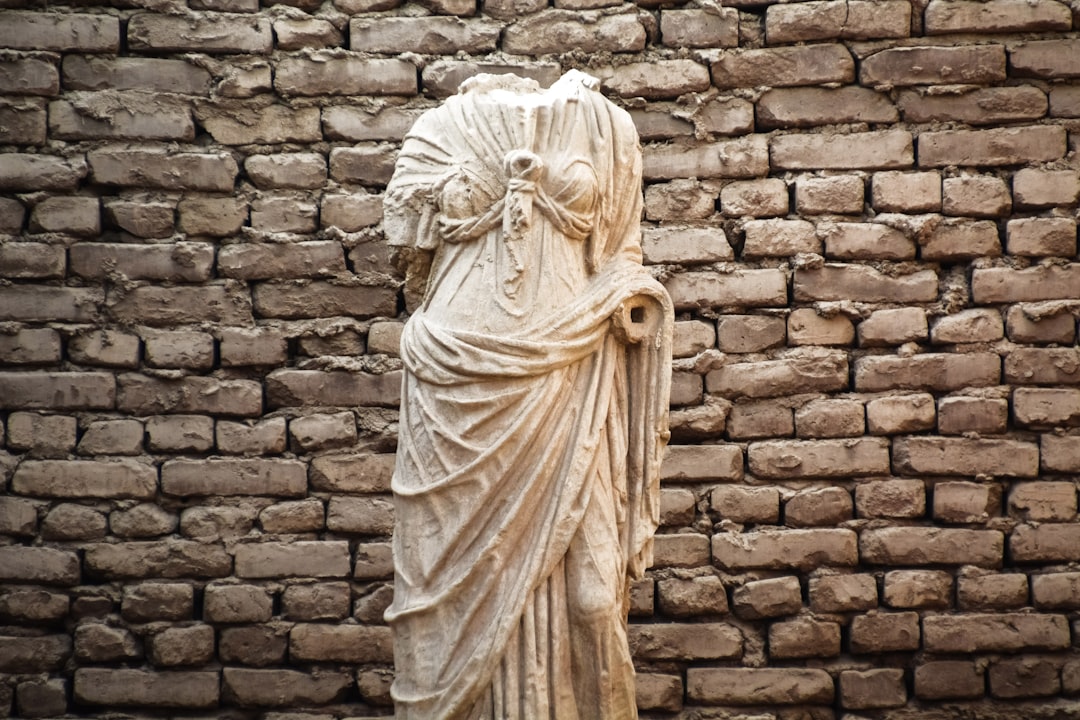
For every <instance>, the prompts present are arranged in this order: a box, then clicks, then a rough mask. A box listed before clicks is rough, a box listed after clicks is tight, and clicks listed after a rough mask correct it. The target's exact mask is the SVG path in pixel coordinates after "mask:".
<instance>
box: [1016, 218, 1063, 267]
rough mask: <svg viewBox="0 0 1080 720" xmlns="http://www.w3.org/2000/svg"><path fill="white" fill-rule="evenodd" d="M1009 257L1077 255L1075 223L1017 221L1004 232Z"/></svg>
mask: <svg viewBox="0 0 1080 720" xmlns="http://www.w3.org/2000/svg"><path fill="white" fill-rule="evenodd" d="M1005 248H1006V252H1008V253H1009V254H1010V255H1022V256H1027V257H1043V256H1051V257H1064V258H1067V257H1071V256H1073V255H1076V221H1075V220H1072V219H1070V218H1017V219H1015V220H1009V222H1008V225H1006V229H1005Z"/></svg>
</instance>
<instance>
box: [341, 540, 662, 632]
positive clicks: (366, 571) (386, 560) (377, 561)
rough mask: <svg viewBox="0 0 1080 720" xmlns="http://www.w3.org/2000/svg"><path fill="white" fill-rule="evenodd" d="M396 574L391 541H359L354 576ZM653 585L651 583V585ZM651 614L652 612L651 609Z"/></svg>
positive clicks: (391, 575) (375, 576)
mask: <svg viewBox="0 0 1080 720" xmlns="http://www.w3.org/2000/svg"><path fill="white" fill-rule="evenodd" d="M393 575H394V559H393V553H392V551H391V548H390V543H382V542H374V543H357V545H356V567H355V568H354V570H353V577H355V578H357V579H363V580H372V579H382V578H391V577H393ZM649 586H650V587H652V585H651V583H650V585H649ZM649 614H650V615H651V614H652V612H651V611H650V612H649Z"/></svg>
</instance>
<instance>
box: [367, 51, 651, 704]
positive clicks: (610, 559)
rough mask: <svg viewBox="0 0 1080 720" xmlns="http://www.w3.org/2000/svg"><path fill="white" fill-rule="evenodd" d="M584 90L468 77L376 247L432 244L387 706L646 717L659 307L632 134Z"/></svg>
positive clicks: (410, 157) (397, 548)
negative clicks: (641, 703)
mask: <svg viewBox="0 0 1080 720" xmlns="http://www.w3.org/2000/svg"><path fill="white" fill-rule="evenodd" d="M596 85H597V84H596V81H595V80H594V79H593V78H590V77H588V76H587V75H584V74H581V73H577V72H574V71H571V72H570V73H568V74H567V75H565V76H564V77H563V78H562V79H561V80H560V81H558V82H557V83H556V84H555V85H554V86H552V88H550V89H548V90H546V91H541V90H540V89H539V87H538V86H537V85H536V84H535V83H533V82H532V81H525V80H522V79H520V78H513V77H510V76H480V77H478V78H476V79H474V80H472V81H469V82H467V83H466V84H465V85H463V88H462V90H461V92H460V93H459V94H458V95H456V96H454V97H452V98H450V99H448V100H447V101H446V102H445V103H444V104H443V105H442V106H441V107H439V108H436V109H434V110H431V111H428V112H427V113H425V114H424V115H423V116H421V118H420V119H419V120H418V121H417V123H416V125H415V126H414V127H413V129H412V131H411V132H410V133H409V135H408V136H407V137H406V139H405V142H404V144H403V147H402V151H401V154H400V156H399V159H398V162H397V166H396V169H395V173H394V176H393V179H392V181H391V183H390V184H389V186H388V188H387V193H386V201H385V217H384V228H385V229H386V233H387V238H388V241H389V242H390V243H391V244H394V245H399V246H406V247H410V248H415V249H418V250H423V251H428V252H431V253H432V258H431V265H430V271H429V275H428V277H427V285H426V291H425V293H424V296H423V301H422V303H421V305H420V307H419V308H418V309H417V310H416V311H415V312H414V313H413V315H412V316H411V318H410V319H409V321H408V322H407V324H406V326H405V329H404V331H403V335H402V340H401V356H402V359H403V362H404V365H405V373H404V379H403V384H402V404H401V415H400V423H399V428H400V429H399V445H398V454H397V464H396V467H395V472H394V478H393V483H392V486H393V492H394V502H395V527H394V539H393V546H394V547H393V550H394V566H395V585H394V600H393V604H392V605H391V606H390V608H389V609H388V610H387V611H386V619H387V621H388V622H389V623H390V625H391V626H392V628H393V631H394V647H395V664H396V676H395V680H394V684H393V687H392V695H393V697H394V700H395V707H396V713H397V718H398V719H399V720H429V719H435V718H443V719H451V718H452V719H455V720H456V719H462V720H487V719H488V718H518V719H520V720H539V719H541V718H551V719H552V720H554V719H556V718H557V719H558V720H574V719H575V718H577V719H578V720H599V719H600V718H620V719H621V718H634V717H636V716H637V713H636V709H635V705H634V690H633V674H634V671H633V665H632V662H631V659H630V655H629V650H628V648H627V637H626V612H627V608H628V604H627V602H628V599H627V595H628V583H629V579H630V578H637V577H640V576H641V575H642V573H643V572H644V570H645V568H646V567H647V566H648V565H649V564H650V563H651V559H652V535H653V532H654V531H655V529H656V526H657V522H658V515H659V499H658V493H659V487H658V483H659V481H658V477H659V463H660V459H661V456H662V453H663V447H664V444H665V443H666V440H667V403H668V392H669V388H670V357H671V348H670V343H671V326H672V309H671V303H670V300H669V298H668V296H667V294H666V292H665V291H664V289H663V287H662V286H660V285H659V284H658V283H657V282H656V281H655V280H653V279H652V278H651V277H650V275H649V274H648V273H647V272H646V271H645V270H644V269H643V268H642V266H641V250H640V226H639V223H640V216H641V155H640V150H639V147H638V143H637V135H636V132H635V130H634V127H633V124H632V123H631V121H630V119H629V116H628V115H627V114H626V113H625V112H624V111H622V110H621V109H619V108H617V107H615V106H614V105H612V104H611V103H610V102H608V101H607V100H606V99H604V98H603V96H602V95H600V93H599V92H598V91H597V90H596Z"/></svg>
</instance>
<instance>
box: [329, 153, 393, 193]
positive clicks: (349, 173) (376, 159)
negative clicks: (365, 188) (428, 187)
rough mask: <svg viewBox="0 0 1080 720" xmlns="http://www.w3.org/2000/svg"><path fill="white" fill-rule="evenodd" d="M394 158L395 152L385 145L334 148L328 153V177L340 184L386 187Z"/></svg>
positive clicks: (391, 172)
mask: <svg viewBox="0 0 1080 720" xmlns="http://www.w3.org/2000/svg"><path fill="white" fill-rule="evenodd" d="M396 158H397V153H396V151H395V150H392V149H391V148H389V147H388V146H385V145H368V146H360V147H351V148H334V149H333V150H331V151H330V177H331V178H332V179H334V180H337V181H338V182H342V183H358V184H361V185H386V183H388V182H389V181H390V177H391V175H392V174H393V172H394V162H395V160H396Z"/></svg>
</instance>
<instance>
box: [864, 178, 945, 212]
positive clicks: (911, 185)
mask: <svg viewBox="0 0 1080 720" xmlns="http://www.w3.org/2000/svg"><path fill="white" fill-rule="evenodd" d="M871 202H872V203H873V206H874V209H875V210H877V211H878V212H882V211H884V212H935V211H938V210H940V209H941V176H940V175H938V174H937V173H936V172H896V171H886V172H878V173H874V175H873V179H872V182H871Z"/></svg>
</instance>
